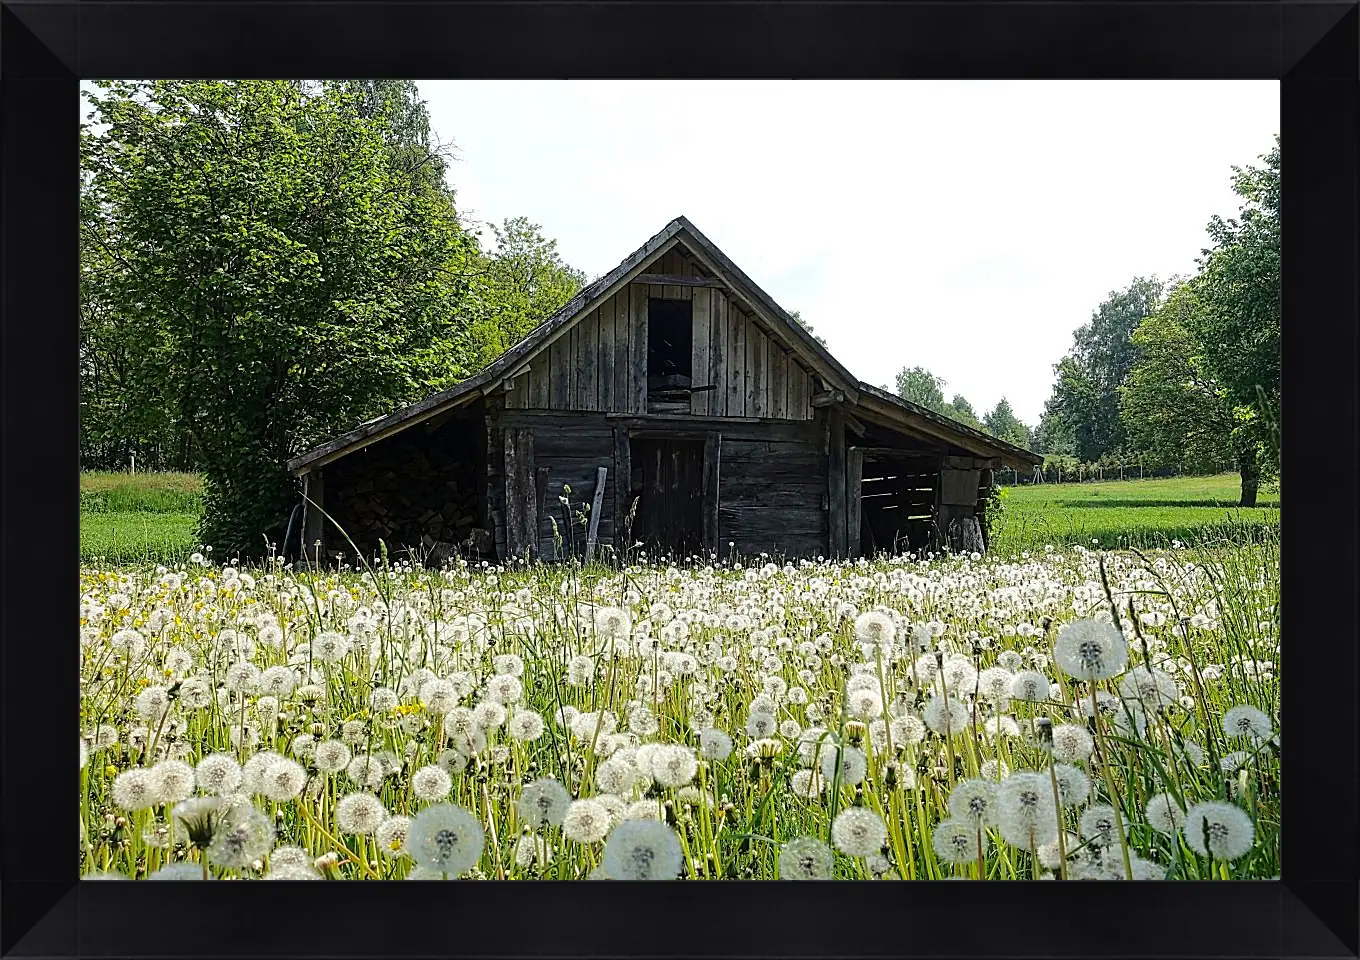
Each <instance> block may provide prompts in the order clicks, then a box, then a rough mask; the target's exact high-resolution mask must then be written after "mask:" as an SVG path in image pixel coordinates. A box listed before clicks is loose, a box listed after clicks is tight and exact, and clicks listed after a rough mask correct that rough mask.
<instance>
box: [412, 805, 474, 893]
mask: <svg viewBox="0 0 1360 960" xmlns="http://www.w3.org/2000/svg"><path fill="white" fill-rule="evenodd" d="M485 846H486V831H485V830H484V829H482V825H481V823H480V822H479V821H478V820H477V818H476V817H475V816H473V815H472V813H470V812H469V811H467V810H465V809H463V808H462V807H459V806H456V805H454V804H452V803H440V804H436V805H435V806H433V807H426V808H425V809H424V810H422V811H420V813H418V814H416V815H415V817H414V818H413V819H412V820H411V824H410V826H409V827H408V830H407V834H406V852H407V853H409V854H410V855H411V859H413V860H414V861H415V862H416V863H417V864H419V865H420V866H422V867H425V868H426V869H427V870H433V871H437V872H438V873H440V874H448V875H450V876H461V875H462V874H464V873H467V872H468V871H469V870H471V869H472V868H473V866H475V865H476V863H477V861H478V860H479V859H481V856H482V849H483V848H484V847H485Z"/></svg>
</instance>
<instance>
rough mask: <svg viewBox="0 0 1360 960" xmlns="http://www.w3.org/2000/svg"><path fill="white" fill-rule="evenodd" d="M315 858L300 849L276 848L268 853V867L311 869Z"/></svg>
mask: <svg viewBox="0 0 1360 960" xmlns="http://www.w3.org/2000/svg"><path fill="white" fill-rule="evenodd" d="M314 859H315V858H314V857H313V856H312V855H311V854H310V853H308V852H307V851H306V850H304V849H302V848H301V847H291V846H290V847H276V848H274V850H272V851H270V854H269V866H270V868H271V869H273V868H275V867H307V868H309V869H311V868H312V861H313V860H314Z"/></svg>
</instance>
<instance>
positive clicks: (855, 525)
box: [845, 447, 864, 557]
mask: <svg viewBox="0 0 1360 960" xmlns="http://www.w3.org/2000/svg"><path fill="white" fill-rule="evenodd" d="M863 475H864V452H863V451H861V450H860V449H859V448H858V447H851V448H850V450H849V452H848V453H847V454H846V457H845V550H846V553H847V555H848V556H851V557H858V556H859V555H860V553H861V552H862V549H861V545H860V502H861V491H862V489H863V488H862V486H861V484H860V481H861V478H862V477H863Z"/></svg>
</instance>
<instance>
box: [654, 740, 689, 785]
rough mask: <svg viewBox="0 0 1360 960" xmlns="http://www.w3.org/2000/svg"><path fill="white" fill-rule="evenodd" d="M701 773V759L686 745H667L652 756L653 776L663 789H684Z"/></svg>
mask: <svg viewBox="0 0 1360 960" xmlns="http://www.w3.org/2000/svg"><path fill="white" fill-rule="evenodd" d="M698 772H699V758H698V757H696V756H695V755H694V751H693V750H691V749H690V748H689V747H687V746H685V745H684V744H679V743H674V744H666V745H665V746H663V747H662V748H661V749H659V750H657V751H656V753H655V754H653V756H652V763H651V774H652V776H653V777H654V778H655V779H656V782H657V783H659V784H661V786H663V787H670V788H671V789H675V788H677V787H683V786H684V785H685V784H687V783H689V782H690V781H691V780H693V779H694V775H695V774H696V773H698Z"/></svg>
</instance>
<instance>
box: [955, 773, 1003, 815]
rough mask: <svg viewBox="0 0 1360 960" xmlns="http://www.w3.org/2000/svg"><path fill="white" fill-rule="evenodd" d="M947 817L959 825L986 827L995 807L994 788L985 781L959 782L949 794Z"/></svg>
mask: <svg viewBox="0 0 1360 960" xmlns="http://www.w3.org/2000/svg"><path fill="white" fill-rule="evenodd" d="M948 806H949V816H950V817H951V818H953V819H954V820H957V821H959V822H961V823H967V824H972V825H977V824H982V825H986V824H988V823H990V822H991V819H992V817H993V815H994V808H995V806H996V787H995V785H993V784H991V783H988V782H987V781H986V780H961V781H959V782H958V784H956V785H955V787H954V789H953V790H951V791H950V792H949V803H948Z"/></svg>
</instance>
